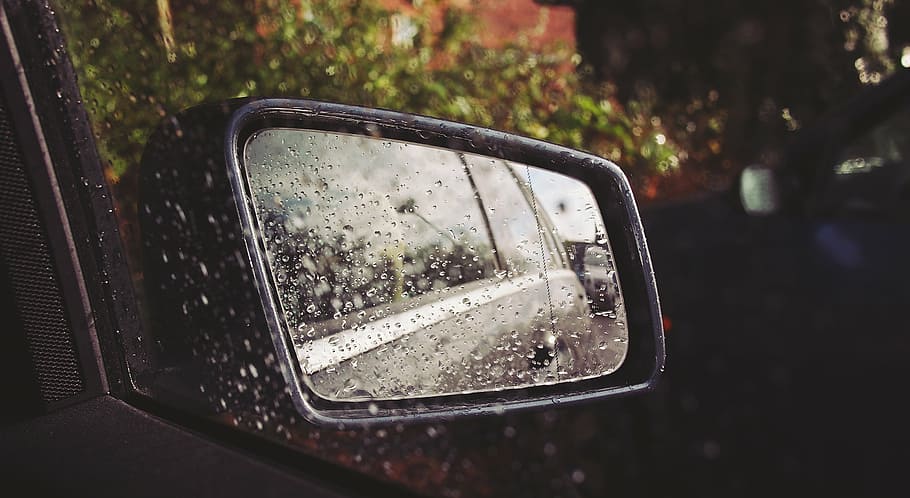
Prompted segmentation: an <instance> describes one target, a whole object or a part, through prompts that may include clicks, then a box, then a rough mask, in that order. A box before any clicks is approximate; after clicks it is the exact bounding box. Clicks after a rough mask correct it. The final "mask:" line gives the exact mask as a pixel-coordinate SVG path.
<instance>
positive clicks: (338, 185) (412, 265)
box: [245, 128, 625, 400]
mask: <svg viewBox="0 0 910 498" xmlns="http://www.w3.org/2000/svg"><path fill="white" fill-rule="evenodd" d="M339 151H345V152H344V153H340V152H339ZM333 154H334V157H335V158H336V159H335V161H332V162H329V161H323V160H321V159H319V158H320V157H332V156H333ZM339 155H341V156H342V157H343V160H341V161H339V160H338V159H337V158H338V157H339ZM245 162H246V165H247V170H248V172H249V173H248V174H249V181H250V185H251V188H252V191H253V192H254V193H255V199H254V201H255V203H256V214H257V217H258V218H259V223H260V226H261V227H262V231H263V234H262V235H263V239H264V240H265V245H266V251H267V256H268V260H269V264H270V268H271V271H272V274H273V277H274V281H275V283H276V286H277V288H278V295H279V298H280V301H281V303H280V304H281V308H282V311H283V314H284V320H285V322H286V325H287V327H288V330H289V331H290V335H291V338H292V340H293V346H294V349H295V352H296V355H297V358H298V361H299V363H300V367H301V369H302V371H303V372H304V374H306V376H307V379H308V382H309V383H310V384H311V385H310V387H311V388H312V389H313V391H314V392H317V393H319V395H320V396H323V397H325V398H327V399H330V400H352V399H398V398H403V397H420V396H435V395H439V394H454V393H467V392H474V391H478V390H501V389H510V388H515V387H522V386H527V385H536V384H542V383H555V382H557V381H560V380H572V379H582V378H589V377H594V376H599V375H603V374H606V373H610V372H612V371H613V370H615V369H616V368H618V366H619V365H620V364H621V363H622V360H623V358H624V356H625V341H624V340H619V341H616V340H615V339H616V338H617V337H619V338H620V339H624V338H625V330H624V328H623V324H622V320H621V319H618V318H617V317H616V316H613V317H612V322H611V323H610V324H605V323H601V322H603V319H600V318H599V319H598V320H599V321H598V320H595V317H594V315H593V313H592V310H591V308H590V306H589V302H592V297H591V296H592V294H591V293H589V292H586V290H585V288H584V286H583V285H582V282H581V280H580V279H579V278H578V275H577V274H576V272H575V271H573V269H572V265H571V258H570V256H569V254H568V253H567V251H566V249H565V242H564V241H563V240H561V238H560V237H559V235H558V233H557V230H556V229H555V227H554V224H553V221H552V219H551V216H550V215H549V214H548V213H547V209H545V208H544V207H543V206H542V205H541V202H540V201H539V197H538V195H537V193H536V192H535V189H538V190H541V191H544V190H546V189H548V188H550V189H552V188H557V187H559V188H562V187H564V186H565V185H566V182H567V181H571V182H576V183H578V184H579V185H580V186H581V188H584V189H585V190H586V191H587V192H590V191H589V190H587V187H585V186H584V184H582V183H581V182H579V181H577V180H574V179H571V178H568V177H564V176H563V175H560V174H558V173H551V172H547V171H545V170H539V169H537V168H531V167H529V166H524V165H518V164H511V163H507V162H505V161H502V160H497V159H491V158H489V157H483V156H476V155H471V154H464V153H455V152H452V151H448V150H443V149H437V148H433V147H422V146H416V145H414V144H407V143H403V142H396V141H392V140H379V139H373V138H370V137H364V136H354V135H345V134H337V133H335V134H326V133H323V132H315V131H302V130H294V129H282V128H271V129H267V130H264V131H262V132H260V133H258V134H256V135H254V136H252V137H251V138H250V139H249V140H248V142H247V144H246V147H245ZM532 170H533V172H532ZM547 175H549V176H547ZM550 177H553V181H552V182H551V181H549V180H548V179H549V178H550ZM556 177H558V178H556ZM557 180H558V181H557ZM573 189H574V190H573V191H577V190H578V187H575V186H573ZM549 195H550V196H551V197H552V195H553V193H552V192H550V193H549ZM587 195H588V196H589V197H590V199H591V202H593V196H592V195H591V194H590V193H588V194H587ZM589 211H591V210H589ZM593 211H594V212H596V215H597V217H598V218H599V216H600V215H599V211H598V210H596V209H595V210H593ZM587 215H588V216H590V213H588V214H587ZM617 289H618V284H617ZM614 299H616V302H619V301H621V299H620V298H619V296H615V297H614ZM605 344H606V345H607V346H604V345H605Z"/></svg>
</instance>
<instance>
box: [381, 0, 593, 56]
mask: <svg viewBox="0 0 910 498" xmlns="http://www.w3.org/2000/svg"><path fill="white" fill-rule="evenodd" d="M379 2H380V3H381V4H382V5H383V6H385V7H386V8H388V9H390V10H393V11H398V12H400V13H401V14H403V15H405V16H406V15H408V14H416V13H417V12H418V9H420V12H422V13H423V14H424V15H427V16H428V17H429V19H430V29H432V30H434V31H435V32H439V31H440V30H442V28H443V16H444V13H445V11H446V9H449V8H458V9H465V10H468V11H471V12H473V13H474V14H475V15H476V16H477V18H478V21H479V22H480V23H481V26H480V27H479V29H477V33H478V34H479V37H480V40H479V41H480V43H481V44H482V45H484V46H486V47H500V46H503V45H505V44H508V43H515V42H524V43H527V44H528V45H529V46H530V47H531V48H534V49H539V48H541V47H543V46H545V45H546V44H548V43H551V42H562V43H565V44H566V45H567V46H569V47H572V48H574V47H575V10H574V9H573V8H572V7H570V6H562V5H559V6H555V5H542V3H546V2H540V3H538V2H537V1H535V0H483V1H479V0H439V1H435V2H429V1H426V0H379ZM405 24H406V22H405ZM399 29H400V30H401V33H402V35H403V36H402V38H406V37H407V34H408V33H409V29H410V28H409V27H408V26H406V25H405V26H401V27H400V28H399Z"/></svg>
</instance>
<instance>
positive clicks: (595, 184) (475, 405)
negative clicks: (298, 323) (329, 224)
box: [132, 99, 664, 425]
mask: <svg viewBox="0 0 910 498" xmlns="http://www.w3.org/2000/svg"><path fill="white" fill-rule="evenodd" d="M267 128H294V129H307V130H321V131H327V132H336V133H342V134H348V135H360V136H365V137H382V138H383V139H389V140H396V141H400V142H405V143H412V144H420V145H424V146H431V147H434V148H439V149H445V150H449V151H454V152H456V153H469V154H477V155H481V156H487V157H490V158H497V159H501V160H506V161H512V162H516V163H522V164H525V165H528V166H532V167H536V168H541V169H544V170H549V171H555V172H558V173H561V174H563V175H567V176H570V177H572V178H575V179H578V180H580V181H581V182H583V183H584V184H586V185H587V186H588V187H589V188H590V189H591V191H592V192H593V194H594V196H595V198H596V200H597V202H598V204H599V205H600V209H601V213H600V214H601V216H602V219H603V222H604V225H605V229H606V232H607V235H608V236H609V237H610V240H612V241H613V254H612V259H613V260H612V262H611V264H613V265H615V269H616V271H617V272H618V273H619V274H620V275H621V276H622V286H623V293H624V295H625V303H626V309H627V317H626V318H627V321H628V330H629V344H628V353H627V356H626V359H625V361H624V362H623V363H622V365H621V366H620V367H619V368H618V369H617V370H616V371H615V372H613V373H611V374H609V375H605V376H602V377H596V378H589V379H583V380H578V381H573V382H568V383H556V384H549V385H534V386H530V387H525V388H521V389H508V390H498V391H492V392H474V393H463V394H452V395H445V396H431V397H420V398H413V399H410V398H406V399H393V400H380V401H337V400H332V399H325V398H324V397H322V396H320V395H319V394H317V393H316V392H314V391H313V389H312V386H310V385H309V384H308V383H307V381H306V374H305V373H304V372H303V371H302V370H301V368H300V364H299V362H298V361H295V358H294V357H293V354H294V353H293V346H292V342H291V337H290V336H289V332H288V331H287V329H286V324H285V323H283V317H282V315H281V313H280V306H278V304H277V301H278V298H277V295H276V291H275V286H274V282H273V281H272V280H270V279H272V278H273V277H272V276H271V274H270V272H269V269H268V264H267V262H266V261H265V260H264V259H265V258H264V257H262V254H263V253H264V252H265V249H264V242H263V240H262V236H261V233H262V232H261V230H260V228H261V227H259V226H258V225H259V221H258V220H257V219H256V217H255V216H254V215H253V214H252V213H253V211H254V209H255V206H253V200H252V195H251V192H250V186H249V184H248V183H247V182H246V181H245V177H244V165H243V161H242V158H241V154H240V151H241V150H242V147H243V144H244V143H246V141H247V139H248V138H249V137H250V136H251V135H253V134H254V133H256V132H257V131H259V130H263V129H267ZM139 209H140V212H139V215H140V229H141V232H142V235H141V238H142V243H143V248H142V249H143V264H144V270H145V275H144V280H145V292H146V293H147V297H148V301H149V303H150V309H149V313H148V315H149V322H150V325H151V328H152V334H153V335H154V336H155V338H156V342H157V346H158V347H156V348H152V349H151V351H150V353H149V354H148V355H147V357H145V358H134V359H133V361H132V367H133V371H134V383H135V384H136V387H137V389H138V390H139V391H140V392H143V393H145V394H146V395H148V396H151V397H154V398H157V399H159V400H162V401H165V402H167V399H169V398H174V397H180V398H192V399H193V400H194V401H195V405H196V406H197V407H198V410H199V411H201V412H209V413H210V412H213V411H214V412H231V411H234V410H237V411H241V410H242V408H241V407H242V406H248V405H249V404H250V403H251V402H255V403H260V404H261V403H263V400H267V401H268V403H269V404H270V405H271V406H273V407H275V409H282V410H283V409H295V410H297V411H298V412H299V413H300V414H301V415H302V416H304V417H305V418H307V419H308V420H310V421H312V422H314V423H317V424H332V425H337V424H345V423H374V422H401V421H408V420H425V419H434V418H440V417H442V418H446V417H454V416H462V415H470V414H474V415H476V414H483V413H504V412H508V411H512V410H517V409H525V408H533V407H543V406H552V405H553V404H567V403H578V402H584V401H592V400H598V399H604V398H609V397H614V396H620V395H627V394H631V393H636V392H642V391H647V390H649V389H651V388H652V387H653V386H654V383H655V382H656V379H657V377H658V376H659V374H660V372H662V370H663V365H664V338H663V330H662V322H661V316H660V307H659V300H658V295H657V289H656V285H655V282H654V275H653V272H652V270H651V263H650V258H649V255H648V250H647V244H646V240H645V235H644V232H643V229H642V226H641V222H640V220H639V217H638V211H637V207H636V205H635V201H634V198H633V195H632V192H631V189H630V186H629V184H628V181H627V180H626V178H625V176H624V175H623V174H622V172H621V171H620V170H619V168H618V167H617V166H616V165H614V164H612V163H610V162H609V161H606V160H604V159H602V158H599V157H595V156H592V155H588V154H584V153H581V152H578V151H574V150H571V149H567V148H564V147H560V146H557V145H553V144H550V143H546V142H541V141H538V140H533V139H529V138H524V137H519V136H516V135H511V134H507V133H502V132H498V131H493V130H488V129H483V128H478V127H474V126H469V125H464V124H459V123H453V122H448V121H443V120H439V119H434V118H428V117H423V116H415V115H408V114H403V113H398V112H393V111H387V110H379V109H369V108H363V107H355V106H348V105H341V104H331V103H325V102H316V101H309V100H288V99H240V100H233V101H228V102H225V103H220V104H212V105H204V106H200V107H196V108H192V109H189V110H187V111H184V112H183V113H180V114H178V115H176V116H174V117H173V118H169V119H166V120H165V121H164V122H163V123H162V125H161V126H160V127H159V129H158V130H157V131H156V132H155V133H154V134H153V136H152V137H151V139H150V140H149V143H148V146H147V149H146V151H145V154H144V156H143V161H142V167H141V178H140V208H139ZM237 375H242V376H244V378H245V382H250V381H252V382H253V386H252V387H251V388H247V389H244V390H242V391H237V390H236V389H232V388H231V385H232V384H231V379H232V378H235V377H236V376H237ZM184 405H185V403H184Z"/></svg>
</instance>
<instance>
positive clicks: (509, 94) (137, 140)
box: [61, 0, 677, 208]
mask: <svg viewBox="0 0 910 498" xmlns="http://www.w3.org/2000/svg"><path fill="white" fill-rule="evenodd" d="M423 4H424V6H422V7H418V8H417V11H416V14H414V15H411V16H409V17H405V16H403V15H401V14H394V13H392V12H389V11H387V10H385V9H383V8H382V7H381V6H379V4H378V2H375V1H367V0H325V1H305V0H303V1H302V0H296V1H295V0H257V1H253V0H247V1H243V2H215V1H214V0H196V1H193V2H177V1H171V2H168V1H166V0H158V1H157V4H149V3H145V2H133V1H102V0H94V1H83V2H72V3H68V4H66V5H65V6H63V8H62V11H63V15H62V16H61V17H62V18H63V21H64V28H65V31H66V35H67V37H68V39H69V43H70V55H71V57H72V58H73V60H74V63H75V65H76V67H77V70H78V71H79V74H80V86H81V89H82V93H83V97H84V100H85V102H86V105H87V107H88V109H89V115H90V116H91V118H92V120H93V123H94V126H95V129H96V132H97V138H98V142H99V146H100V147H101V149H102V152H103V156H104V157H105V158H106V159H107V161H109V168H108V176H109V178H110V179H111V181H112V182H113V183H115V184H117V183H119V182H121V181H125V183H127V184H128V183H129V177H130V176H132V175H134V169H135V167H136V165H137V164H138V162H139V157H140V155H141V152H142V149H143V147H144V145H145V141H146V140H147V138H148V135H149V133H150V131H151V130H152V129H153V128H154V126H155V125H156V124H157V122H158V121H159V120H160V119H161V118H162V117H163V116H165V115H167V114H170V113H174V112H177V111H179V110H181V109H183V108H186V107H189V106H192V105H195V104H198V103H201V102H207V101H217V100H223V99H227V98H231V97H238V96H247V95H268V96H301V97H308V98H316V99H323V100H330V101H336V102H344V103H350V104H360V105H368V106H376V107H384V108H390V109H396V110H402V111H407V112H414V113H420V114H426V115H432V116H438V117H443V118H448V119H453V120H457V121H463V122H467V123H472V124H478V125H483V126H488V127H492V128H497V129H502V130H509V131H515V132H518V133H521V134H525V135H529V136H532V137H536V138H542V139H546V140H549V141H553V142H557V143H561V144H566V145H569V146H572V147H577V148H582V149H588V150H591V151H593V152H594V153H597V154H599V155H602V156H605V157H608V158H610V159H612V160H614V161H617V162H619V163H620V164H621V165H622V166H623V167H624V168H626V169H627V170H628V171H629V172H630V173H631V174H632V175H633V177H634V176H636V175H651V174H659V173H660V172H662V171H666V170H668V169H671V168H672V167H674V166H675V165H676V163H677V159H676V151H675V149H674V148H673V147H672V145H671V144H670V143H668V142H666V140H665V139H664V138H663V137H664V135H662V134H661V132H660V130H659V129H658V128H657V127H655V126H653V125H652V124H651V123H650V121H647V120H646V119H644V118H635V117H630V116H628V115H626V114H625V113H624V112H623V111H622V109H620V108H619V107H617V106H616V105H615V104H613V103H612V102H611V100H610V98H609V97H610V95H609V92H607V91H606V90H605V89H604V88H601V87H597V86H593V85H586V84H584V83H582V82H581V81H580V79H579V78H578V77H577V76H576V74H575V72H574V69H575V65H576V64H577V63H578V59H577V56H574V54H573V53H572V52H571V51H570V49H569V48H566V47H559V46H552V47H549V48H548V49H546V50H545V51H544V52H543V53H536V52H534V51H533V50H531V49H529V48H527V47H525V46H520V45H518V44H513V45H509V46H506V47H505V48H499V49H491V48H486V47H483V46H480V45H479V44H477V43H476V42H475V41H473V40H474V39H475V36H474V35H475V30H476V25H477V23H476V20H475V19H474V18H473V17H472V15H471V14H470V13H468V12H465V11H463V10H459V9H455V8H448V7H445V6H444V5H440V4H434V3H432V2H423ZM439 8H442V9H445V10H444V12H443V16H442V19H443V22H442V28H441V29H438V30H435V31H434V30H431V29H430V27H429V26H430V19H429V10H428V9H439ZM411 35H413V36H411ZM116 190H117V191H118V197H119V198H120V202H121V203H126V204H131V203H132V201H131V197H132V196H131V190H132V189H131V187H129V186H128V185H123V186H121V187H119V188H117V189H116ZM125 207H128V208H129V207H130V206H125Z"/></svg>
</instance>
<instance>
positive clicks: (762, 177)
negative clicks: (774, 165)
mask: <svg viewBox="0 0 910 498" xmlns="http://www.w3.org/2000/svg"><path fill="white" fill-rule="evenodd" d="M739 199H740V202H742V206H743V210H745V211H746V213H747V214H750V215H753V216H766V215H770V214H775V213H777V212H779V211H780V210H781V208H782V200H783V199H782V192H781V181H780V178H779V176H778V174H777V172H776V171H775V170H773V169H771V168H768V167H767V166H764V165H761V164H753V165H750V166H746V167H745V168H744V169H743V171H742V174H741V175H740V177H739Z"/></svg>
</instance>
